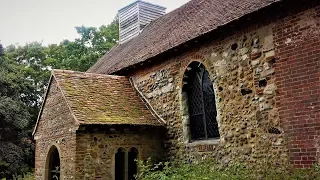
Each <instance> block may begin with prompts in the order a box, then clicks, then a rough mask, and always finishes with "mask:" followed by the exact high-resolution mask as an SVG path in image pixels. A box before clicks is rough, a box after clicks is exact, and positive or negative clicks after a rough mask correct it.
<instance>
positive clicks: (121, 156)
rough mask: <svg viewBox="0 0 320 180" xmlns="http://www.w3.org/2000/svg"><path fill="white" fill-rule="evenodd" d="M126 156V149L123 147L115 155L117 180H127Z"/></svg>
mask: <svg viewBox="0 0 320 180" xmlns="http://www.w3.org/2000/svg"><path fill="white" fill-rule="evenodd" d="M125 156H126V152H125V150H124V149H123V148H119V149H118V151H117V153H116V155H115V180H125V169H126V164H125V159H126V157H125Z"/></svg>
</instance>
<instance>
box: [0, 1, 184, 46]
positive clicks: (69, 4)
mask: <svg viewBox="0 0 320 180" xmlns="http://www.w3.org/2000/svg"><path fill="white" fill-rule="evenodd" d="M134 1H135V0H0V41H1V43H2V44H3V45H4V46H8V45H10V44H15V43H19V44H20V45H24V44H25V43H27V42H32V41H42V42H43V44H45V45H47V44H51V43H59V42H61V41H62V40H63V39H70V40H73V39H74V38H75V37H77V33H76V30H75V28H74V27H75V26H81V25H84V26H94V27H99V26H101V25H103V24H104V25H107V24H109V23H110V22H111V21H112V20H113V19H114V17H115V16H116V14H117V11H118V10H119V9H120V8H122V7H124V6H126V5H129V4H130V3H132V2H134ZM145 1H147V2H151V3H154V4H158V5H162V6H165V7H167V12H170V11H172V10H173V9H176V8H178V7H180V6H181V5H183V4H185V3H186V2H188V1H189V0H145Z"/></svg>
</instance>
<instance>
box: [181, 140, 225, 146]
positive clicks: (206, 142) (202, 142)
mask: <svg viewBox="0 0 320 180" xmlns="http://www.w3.org/2000/svg"><path fill="white" fill-rule="evenodd" d="M219 143H220V139H208V140H199V141H193V142H188V143H186V146H187V147H194V146H199V145H218V144H219Z"/></svg>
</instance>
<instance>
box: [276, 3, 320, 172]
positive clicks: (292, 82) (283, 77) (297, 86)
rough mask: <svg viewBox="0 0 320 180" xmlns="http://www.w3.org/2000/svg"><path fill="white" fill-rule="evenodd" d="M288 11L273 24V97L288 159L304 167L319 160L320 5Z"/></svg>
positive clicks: (299, 166)
mask: <svg viewBox="0 0 320 180" xmlns="http://www.w3.org/2000/svg"><path fill="white" fill-rule="evenodd" d="M292 14H293V15H289V16H287V17H286V18H283V19H280V20H279V21H278V22H277V23H276V26H275V27H274V39H275V44H276V55H277V57H278V59H277V60H276V67H275V74H276V84H277V88H278V92H277V97H276V100H277V106H278V107H279V113H280V119H281V125H282V127H283V128H284V132H285V135H286V137H287V138H288V149H289V154H290V160H291V162H292V163H293V164H294V165H295V167H298V168H305V167H310V166H311V165H312V164H313V163H315V162H319V160H320V159H319V156H320V38H319V36H320V7H319V6H317V7H314V8H311V9H301V10H300V12H299V11H298V12H292Z"/></svg>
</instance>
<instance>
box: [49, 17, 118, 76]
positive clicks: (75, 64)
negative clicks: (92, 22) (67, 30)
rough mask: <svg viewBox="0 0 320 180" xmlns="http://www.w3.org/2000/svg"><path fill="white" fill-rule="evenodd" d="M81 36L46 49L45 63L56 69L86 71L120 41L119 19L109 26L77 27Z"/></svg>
mask: <svg viewBox="0 0 320 180" xmlns="http://www.w3.org/2000/svg"><path fill="white" fill-rule="evenodd" d="M76 30H77V33H78V34H79V36H80V37H79V38H77V39H75V40H74V41H69V40H64V41H62V42H61V43H60V44H59V45H57V44H51V45H49V46H48V47H47V49H46V55H47V57H46V60H45V61H44V63H45V65H48V66H50V67H54V68H56V69H69V70H74V71H86V70H87V69H89V68H90V67H91V66H92V65H93V64H94V63H95V62H96V61H97V60H98V59H99V58H100V57H101V56H103V55H104V54H105V53H106V52H108V51H109V50H110V49H111V48H112V47H113V46H114V45H115V44H116V43H117V41H118V37H119V30H118V20H117V18H115V20H114V21H113V22H112V23H111V24H109V25H108V26H104V25H102V26H100V27H99V28H95V27H85V26H79V27H76Z"/></svg>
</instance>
